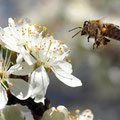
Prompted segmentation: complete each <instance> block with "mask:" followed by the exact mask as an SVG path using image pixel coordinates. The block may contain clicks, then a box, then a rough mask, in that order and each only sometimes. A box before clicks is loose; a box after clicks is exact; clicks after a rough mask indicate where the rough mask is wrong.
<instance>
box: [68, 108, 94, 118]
mask: <svg viewBox="0 0 120 120" xmlns="http://www.w3.org/2000/svg"><path fill="white" fill-rule="evenodd" d="M76 113H77V115H75V116H73V115H72V114H71V113H70V112H69V120H93V118H94V115H93V113H92V111H91V110H89V109H86V110H84V111H83V112H82V113H81V114H80V110H76Z"/></svg>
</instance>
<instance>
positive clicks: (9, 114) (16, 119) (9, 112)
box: [2, 105, 25, 120]
mask: <svg viewBox="0 0 120 120" xmlns="http://www.w3.org/2000/svg"><path fill="white" fill-rule="evenodd" d="M2 113H3V115H4V118H5V120H25V119H24V116H23V115H22V113H21V111H20V110H19V108H18V107H17V106H15V105H10V106H6V107H5V109H3V111H2Z"/></svg>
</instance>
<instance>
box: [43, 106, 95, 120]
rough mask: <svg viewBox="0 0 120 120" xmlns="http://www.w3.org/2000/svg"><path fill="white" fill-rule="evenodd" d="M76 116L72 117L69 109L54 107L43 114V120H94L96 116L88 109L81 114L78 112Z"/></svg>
mask: <svg viewBox="0 0 120 120" xmlns="http://www.w3.org/2000/svg"><path fill="white" fill-rule="evenodd" d="M75 112H76V115H72V114H71V112H69V111H68V109H67V108H66V107H64V106H62V105H60V106H58V107H57V108H55V107H52V108H50V109H49V110H47V111H46V112H45V113H44V114H43V118H42V120H93V118H94V116H93V113H92V112H91V110H89V109H86V110H84V111H83V112H82V113H81V114H80V110H78V109H77V110H76V111H75Z"/></svg>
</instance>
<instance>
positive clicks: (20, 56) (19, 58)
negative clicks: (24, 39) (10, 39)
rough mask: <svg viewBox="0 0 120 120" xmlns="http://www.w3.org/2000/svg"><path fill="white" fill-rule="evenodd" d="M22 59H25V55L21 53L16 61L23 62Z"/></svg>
mask: <svg viewBox="0 0 120 120" xmlns="http://www.w3.org/2000/svg"><path fill="white" fill-rule="evenodd" d="M22 61H23V56H22V55H21V54H19V55H18V56H17V59H16V62H17V63H21V62H22Z"/></svg>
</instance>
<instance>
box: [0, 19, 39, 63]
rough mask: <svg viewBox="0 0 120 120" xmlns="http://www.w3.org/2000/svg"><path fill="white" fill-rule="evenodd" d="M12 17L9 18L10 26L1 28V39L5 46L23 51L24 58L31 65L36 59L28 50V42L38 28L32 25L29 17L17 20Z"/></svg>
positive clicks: (19, 51) (16, 50)
mask: <svg viewBox="0 0 120 120" xmlns="http://www.w3.org/2000/svg"><path fill="white" fill-rule="evenodd" d="M15 21H16V20H13V19H12V18H9V19H8V24H9V26H8V27H5V28H4V29H2V28H0V39H1V40H2V42H3V43H5V47H6V48H8V49H10V50H12V51H15V52H17V53H22V54H23V55H24V59H25V60H26V59H27V62H28V64H29V65H31V64H33V63H34V62H35V59H34V58H33V57H32V56H31V55H30V54H29V52H28V51H27V50H26V49H27V48H26V44H27V43H28V42H30V41H31V38H32V37H31V36H33V34H35V33H37V30H36V29H35V27H34V26H33V25H31V23H30V20H29V19H24V20H19V21H18V22H15Z"/></svg>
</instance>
